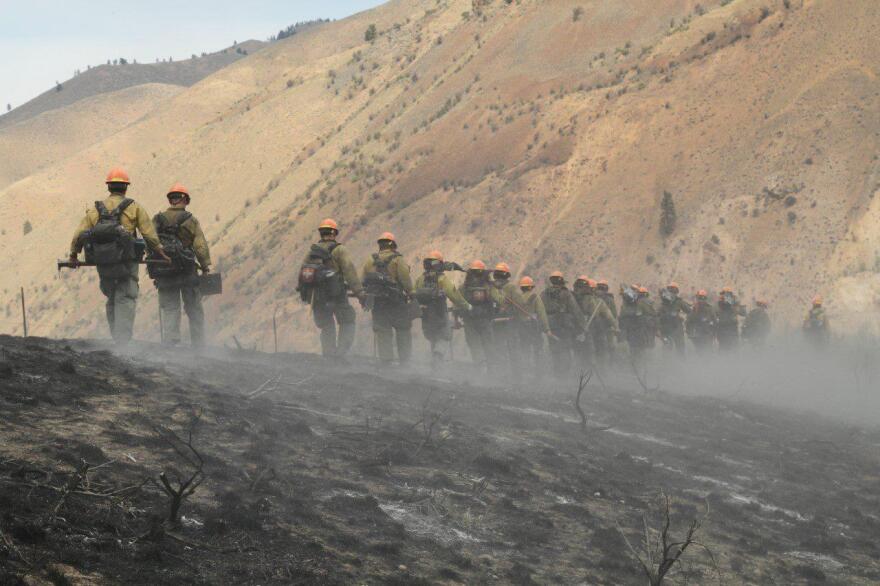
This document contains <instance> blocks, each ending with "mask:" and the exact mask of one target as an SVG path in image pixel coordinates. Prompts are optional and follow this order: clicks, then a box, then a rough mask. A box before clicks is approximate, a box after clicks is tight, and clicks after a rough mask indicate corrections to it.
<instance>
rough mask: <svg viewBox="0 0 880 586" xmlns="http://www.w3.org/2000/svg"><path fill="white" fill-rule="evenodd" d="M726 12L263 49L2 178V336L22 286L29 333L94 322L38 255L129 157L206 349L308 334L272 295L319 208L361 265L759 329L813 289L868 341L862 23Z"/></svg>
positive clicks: (51, 255) (871, 267)
mask: <svg viewBox="0 0 880 586" xmlns="http://www.w3.org/2000/svg"><path fill="white" fill-rule="evenodd" d="M698 4H699V6H698ZM721 4H722V2H720V1H713V2H705V1H703V2H700V3H697V2H694V1H690V0H636V1H633V2H626V3H622V2H615V1H611V0H571V1H570V0H559V1H556V2H549V3H548V2H539V1H537V0H523V1H522V2H517V3H512V4H507V3H506V2H491V1H490V2H480V3H476V5H477V7H478V8H479V13H474V12H473V6H474V5H473V4H472V2H471V0H449V1H446V2H439V3H438V2H435V1H434V0H424V1H415V2H414V1H406V2H404V1H392V2H389V3H387V4H385V5H383V6H381V7H379V8H377V9H375V10H372V11H368V12H365V13H362V14H359V15H356V16H354V17H352V18H349V19H346V20H342V21H338V22H334V23H331V24H327V25H324V26H321V27H318V28H314V29H309V30H306V31H303V32H302V33H300V34H297V35H295V36H293V37H291V38H289V39H285V40H284V41H281V42H278V43H274V44H272V45H270V46H268V47H266V48H265V49H264V50H261V51H259V52H257V53H255V54H253V55H250V56H248V57H247V58H245V59H242V60H240V61H238V62H236V63H234V64H231V65H229V66H227V67H225V68H223V69H222V70H220V71H218V72H216V73H214V74H213V75H210V76H208V77H206V78H205V79H203V80H201V81H200V82H198V83H196V84H195V85H193V86H192V87H190V88H187V89H186V90H184V91H182V92H180V93H179V94H177V95H175V96H173V97H172V98H170V99H168V100H166V101H164V102H162V103H161V105H160V106H159V107H157V108H156V109H155V110H153V111H152V112H150V113H149V114H147V115H146V116H144V117H143V118H142V119H140V120H139V121H138V122H136V123H134V124H132V125H129V126H127V127H125V128H123V129H121V130H120V131H119V132H117V133H115V134H113V135H111V136H108V137H106V138H104V139H103V140H101V141H100V142H98V143H95V144H93V145H91V146H89V147H88V148H85V149H84V150H82V151H80V152H78V153H75V154H72V155H71V156H69V157H68V158H67V159H65V160H64V161H63V162H61V163H60V164H58V165H55V166H54V167H53V169H52V170H51V172H49V171H42V172H37V173H34V174H33V175H31V176H29V177H26V178H24V179H22V180H20V181H18V182H17V183H15V184H14V185H11V186H8V187H7V188H6V189H5V190H3V191H0V227H2V231H0V246H2V247H3V249H4V250H6V251H8V253H7V254H6V255H4V256H3V258H2V259H0V285H2V290H3V295H4V298H3V300H2V301H3V303H4V305H5V306H6V312H5V314H2V313H0V328H2V329H4V330H5V331H13V332H14V331H20V325H19V317H18V316H17V312H16V311H13V310H14V308H15V307H16V306H15V303H16V298H15V294H16V292H17V291H18V287H19V285H24V286H26V288H27V290H28V291H29V292H30V293H29V295H30V299H31V301H30V303H31V307H32V315H31V320H32V324H31V325H32V331H33V332H35V333H38V334H40V335H66V336H81V335H90V334H96V333H100V334H101V335H104V325H103V323H102V320H103V316H102V309H101V306H102V304H103V299H101V298H100V295H99V293H98V291H97V287H96V282H95V277H94V275H93V274H92V273H89V272H86V271H80V272H79V273H76V274H70V273H66V274H63V275H62V276H61V277H57V276H56V275H55V273H54V270H53V264H52V261H53V260H54V259H55V258H56V257H59V256H61V255H63V254H64V252H65V250H66V246H67V241H68V239H69V232H70V231H71V230H72V229H73V227H74V226H75V224H76V222H77V220H78V218H79V217H80V215H81V214H82V212H83V209H84V207H85V206H86V205H88V204H89V202H91V201H92V200H94V199H95V198H96V197H98V196H100V194H101V192H102V185H101V183H100V181H101V179H102V178H103V175H104V173H105V171H106V168H107V167H109V166H112V165H114V164H122V165H126V166H127V167H128V168H129V170H130V172H131V174H132V176H133V180H134V185H133V188H132V195H133V196H134V197H136V198H138V199H139V200H140V201H141V202H143V203H144V204H145V205H146V206H147V208H148V209H149V210H151V211H153V210H158V209H159V208H160V207H161V206H162V204H163V194H164V190H165V189H167V186H168V185H170V184H171V183H173V182H174V181H177V180H181V181H183V182H185V183H186V184H187V185H188V186H189V187H190V188H191V190H192V191H193V194H194V203H193V206H192V208H191V209H192V211H193V212H194V213H195V214H196V215H197V216H198V217H199V218H200V220H201V221H202V224H203V225H204V227H205V228H206V230H207V232H208V234H209V235H210V239H211V241H212V245H213V246H214V252H215V254H214V256H215V257H216V258H218V259H220V266H221V268H222V269H223V271H224V273H225V280H226V291H227V293H226V294H225V295H224V296H223V297H222V298H221V299H216V300H212V301H211V302H210V303H209V305H210V307H209V316H210V319H211V320H212V321H213V324H214V329H215V332H214V334H215V338H216V339H218V340H220V341H224V342H225V341H228V340H229V339H230V337H231V336H232V335H233V334H235V335H237V336H238V337H239V338H240V339H241V340H242V341H243V342H244V343H245V344H247V345H249V346H250V345H254V344H262V345H263V347H266V345H267V344H268V343H269V341H270V340H271V335H272V333H271V319H272V313H273V310H274V309H276V308H277V310H278V315H279V318H280V320H281V323H282V328H281V331H280V337H281V340H280V343H281V344H282V347H284V348H296V349H309V348H313V347H314V344H315V342H316V336H311V335H303V331H304V330H303V325H305V326H306V327H307V328H310V326H309V325H308V324H309V320H308V316H307V312H306V310H305V308H303V307H302V306H301V305H300V304H299V303H298V300H297V299H295V298H294V295H293V286H294V282H293V281H294V278H295V272H296V266H297V265H298V263H299V260H300V258H301V255H302V254H303V251H304V250H305V247H306V245H307V243H308V242H309V241H311V240H312V239H313V238H314V230H315V226H316V225H317V222H318V221H319V220H320V219H321V218H322V217H325V216H333V217H335V218H336V219H337V220H339V222H340V223H341V224H342V227H343V232H342V238H343V239H344V240H345V241H346V243H347V244H349V245H350V246H351V247H352V248H353V250H354V252H355V253H356V256H357V257H358V258H363V257H364V256H365V255H366V254H367V253H368V252H369V251H371V250H372V249H373V247H374V246H375V245H374V239H375V237H376V234H378V233H380V232H382V231H384V230H388V229H390V230H392V231H393V232H395V234H397V236H398V239H399V241H400V243H401V246H402V250H403V252H404V253H406V254H407V256H408V259H409V260H410V261H411V262H413V263H415V262H418V259H419V255H420V254H421V253H423V252H424V251H426V250H428V249H430V248H434V247H439V248H440V249H442V250H443V251H444V252H445V253H446V254H447V256H449V257H451V258H456V259H460V260H466V259H469V258H472V257H475V256H478V257H482V258H484V259H485V260H486V261H496V260H506V261H508V262H510V263H511V264H512V265H513V267H514V271H515V272H517V273H523V272H528V273H531V274H533V276H536V277H539V278H542V277H544V276H545V275H546V274H547V273H548V272H549V271H551V270H553V269H556V268H562V269H564V270H566V271H567V272H569V273H570V274H573V273H582V272H586V273H589V274H591V275H594V276H596V277H605V278H608V279H610V280H611V281H612V282H613V283H615V284H616V283H618V282H630V281H640V282H642V283H644V284H646V285H649V286H651V287H652V288H654V287H656V286H658V285H660V284H663V283H664V282H665V281H666V280H667V279H671V278H674V279H676V280H677V281H679V282H680V283H682V285H683V287H684V290H685V291H686V292H687V293H688V294H689V293H691V292H692V291H694V290H695V289H697V288H700V287H706V288H709V289H714V290H717V289H718V288H720V287H721V286H722V285H724V284H733V285H735V286H736V287H737V289H738V290H739V291H740V293H741V294H742V296H743V298H744V299H745V300H746V301H750V300H751V298H752V297H753V296H763V297H767V298H769V301H770V303H771V307H772V310H773V312H774V316H775V317H776V319H777V324H778V326H779V327H780V329H784V328H785V327H787V326H788V325H791V324H794V323H797V321H798V320H799V318H800V316H801V312H802V311H803V310H804V307H805V304H806V303H807V302H808V300H809V298H810V296H811V295H813V294H814V293H816V292H819V293H822V294H824V295H825V296H826V298H827V299H828V303H827V305H828V307H829V311H830V312H831V315H832V319H833V320H834V323H835V324H836V327H838V328H839V331H844V330H855V329H858V328H868V329H871V328H873V329H874V330H875V331H880V330H878V299H880V277H878V274H877V271H878V270H880V263H878V259H877V257H876V250H877V246H878V241H880V198H876V197H874V195H875V193H876V191H877V187H878V182H880V176H878V161H877V157H876V155H875V153H876V152H877V150H878V148H877V147H878V146H880V145H878V132H880V118H878V117H877V116H876V115H875V114H876V112H877V111H880V92H878V91H877V70H878V54H877V52H876V51H874V50H873V49H872V45H871V43H870V42H868V40H869V39H873V38H874V37H875V36H876V33H877V31H878V25H880V14H878V12H877V11H876V10H875V5H874V3H873V2H871V1H869V0H838V1H832V0H779V1H775V0H770V1H768V0H733V1H732V2H723V4H724V6H722V5H721ZM579 9H580V10H579ZM370 24H375V25H376V27H377V31H378V37H377V38H376V39H375V41H374V42H372V43H371V42H367V41H365V40H364V33H365V31H366V29H367V27H368V26H369V25H370ZM33 140H39V139H38V138H37V137H34V138H33ZM35 190H39V192H40V193H41V194H42V196H41V197H40V198H34V197H33V193H34V192H35ZM664 191H668V192H669V193H670V194H672V197H673V199H674V201H675V205H676V209H677V212H678V214H677V215H678V222H677V228H676V231H675V233H674V234H673V235H672V236H671V237H669V238H663V237H661V235H660V234H659V231H658V222H659V201H660V198H661V197H662V194H663V192H664ZM25 220H29V221H30V222H31V224H32V225H33V231H32V232H30V233H29V234H27V235H26V236H23V235H22V224H23V223H24V221H25ZM142 292H143V293H144V298H143V299H142V301H141V312H140V317H139V324H138V328H139V335H141V336H142V337H145V338H152V339H155V336H156V333H155V332H156V325H155V296H154V294H153V292H152V287H151V285H150V284H149V283H148V282H142ZM305 331H310V330H305ZM366 341H367V340H366V336H362V342H363V343H364V344H365V345H366Z"/></svg>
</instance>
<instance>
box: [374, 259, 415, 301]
mask: <svg viewBox="0 0 880 586" xmlns="http://www.w3.org/2000/svg"><path fill="white" fill-rule="evenodd" d="M399 256H403V255H401V254H400V253H397V252H395V253H394V254H392V255H391V256H389V257H388V260H382V259H381V258H380V257H379V253H373V268H374V269H375V270H374V271H371V272H369V273H367V274H365V275H364V290H365V291H366V292H367V295H369V296H371V297H373V298H374V299H383V300H387V301H393V302H402V301H404V300H405V299H406V296H405V295H404V293H403V290H402V289H401V288H400V285H399V284H398V282H397V281H396V280H395V279H394V278H393V277H392V276H391V273H390V271H389V270H388V265H390V264H391V262H392V261H393V260H394V259H395V258H397V257H399Z"/></svg>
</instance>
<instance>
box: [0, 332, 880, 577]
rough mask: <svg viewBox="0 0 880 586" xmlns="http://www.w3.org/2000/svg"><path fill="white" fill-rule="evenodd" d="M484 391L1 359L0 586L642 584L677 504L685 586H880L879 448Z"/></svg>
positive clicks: (754, 418) (261, 359)
mask: <svg viewBox="0 0 880 586" xmlns="http://www.w3.org/2000/svg"><path fill="white" fill-rule="evenodd" d="M474 380H476V379H475V377H474V376H472V373H468V372H466V371H462V372H456V373H455V374H454V375H453V376H450V377H449V378H444V379H439V378H433V377H430V376H427V375H422V374H418V373H417V372H415V371H401V370H396V371H393V372H391V373H377V371H376V370H375V368H374V367H372V366H371V365H370V364H368V363H367V362H366V361H360V360H354V361H353V362H352V364H350V365H345V366H340V365H336V364H332V363H329V362H327V361H325V360H323V359H321V358H319V357H315V356H311V355H283V356H281V355H277V356H271V355H262V354H257V353H244V352H235V353H232V352H226V351H219V350H218V351H214V352H213V353H211V354H210V355H207V356H195V355H189V354H187V353H185V352H181V351H170V350H167V349H162V348H160V347H157V346H147V345H144V346H137V347H135V348H133V349H131V352H130V354H128V355H126V356H120V355H117V354H114V353H112V352H111V351H110V349H109V346H108V345H106V344H104V343H100V342H83V341H76V342H74V341H69V342H65V341H51V340H44V339H35V338H28V339H21V338H12V337H0V422H2V426H0V583H3V584H6V583H10V584H16V583H27V584H43V583H45V584H123V583H124V584H159V583H178V584H179V583H204V584H220V583H223V584H230V583H241V584H257V583H259V584H266V583H281V584H306V583H308V584H311V583H320V584H333V583H339V584H343V583H344V584H348V583H373V584H379V583H381V584H458V583H467V584H480V583H511V584H581V583H590V584H622V583H624V584H627V583H633V584H643V583H644V577H643V575H642V574H641V573H640V572H641V570H640V568H639V566H638V562H637V561H636V560H635V559H634V557H633V555H632V553H631V552H630V550H629V548H628V546H627V544H626V540H625V539H624V536H626V539H628V540H629V542H630V543H632V544H633V546H634V547H635V548H636V549H638V548H639V544H640V540H641V538H642V535H643V533H644V527H645V520H643V518H644V519H647V523H648V525H649V526H650V527H654V526H657V523H658V522H659V521H660V519H658V518H657V513H658V510H657V502H658V500H657V497H658V494H659V493H660V491H661V490H662V491H663V492H664V493H665V494H666V495H669V496H670V497H671V502H672V507H671V510H670V513H671V518H672V532H673V533H674V534H675V535H679V534H683V532H684V531H685V530H686V528H687V526H688V524H689V522H690V521H691V520H693V519H703V525H702V528H701V530H700V534H699V542H700V544H701V545H700V546H699V547H694V548H693V549H692V550H689V551H688V553H687V554H686V555H685V556H684V557H683V561H684V563H683V564H680V565H677V566H676V567H675V568H674V570H673V572H672V573H671V574H670V576H669V581H670V582H672V583H682V582H684V581H685V580H687V579H690V580H691V581H693V582H695V583H717V582H719V581H721V582H725V583H730V582H735V583H754V584H769V583H820V582H824V583H831V584H868V583H877V581H878V580H880V564H878V562H877V559H878V556H880V552H878V546H877V545H876V536H877V535H878V533H880V517H878V510H880V497H878V495H880V475H878V452H880V450H878V446H880V433H878V431H877V430H870V429H864V428H857V427H851V426H847V425H844V424H841V423H838V422H834V421H830V420H824V419H820V418H817V417H808V416H802V415H797V416H796V415H793V414H791V413H787V412H784V411H780V410H773V409H769V408H766V407H759V406H756V405H754V404H750V403H744V402H731V401H721V400H716V399H700V398H683V397H678V396H675V395H671V394H666V393H652V394H644V393H637V392H634V391H629V390H627V389H625V388H616V386H612V385H609V386H608V387H604V385H601V384H600V383H598V382H594V383H592V384H591V385H590V386H589V387H588V389H586V390H585V392H584V396H583V398H582V407H583V408H584V411H585V414H586V417H587V425H586V426H582V424H581V419H580V417H579V415H578V414H577V411H575V409H574V406H573V404H572V403H573V398H574V393H575V391H576V390H577V381H576V380H572V381H571V384H570V385H566V384H562V383H560V384H559V385H555V386H554V385H538V384H530V385H490V384H485V385H478V384H476V383H474V382H473V381H474ZM163 473H164V478H165V480H166V481H167V484H168V485H169V486H170V487H171V488H172V489H175V490H176V489H178V488H180V487H181V486H182V485H181V483H184V485H185V483H186V482H187V481H188V480H190V479H192V480H193V481H192V482H191V484H190V485H189V486H190V487H191V488H193V490H192V493H191V494H186V491H184V497H183V498H182V499H181V504H180V510H179V515H177V516H175V517H176V518H175V519H173V520H172V519H170V518H169V515H170V504H171V498H170V497H169V495H168V491H167V488H166V487H165V482H163V481H162V480H161V479H160V475H162V474H163ZM707 511H708V516H707V515H706V514H707Z"/></svg>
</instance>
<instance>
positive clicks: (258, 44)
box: [0, 41, 265, 129]
mask: <svg viewBox="0 0 880 586" xmlns="http://www.w3.org/2000/svg"><path fill="white" fill-rule="evenodd" d="M264 45H265V43H263V42H262V41H247V42H245V43H240V44H238V45H236V46H235V47H228V48H226V49H223V50H222V51H217V52H216V53H209V54H207V55H203V56H200V57H197V58H195V59H185V60H180V61H170V62H167V63H164V62H163V63H127V64H125V65H98V66H96V67H92V68H90V69H87V70H85V71H83V72H82V73H80V74H79V75H77V76H74V77H72V78H71V79H68V80H67V81H63V82H61V90H60V91H59V90H58V89H57V88H54V87H53V88H52V89H49V90H46V91H45V92H43V93H42V94H40V95H39V96H37V97H36V98H34V99H32V100H30V101H28V102H26V103H24V104H22V105H21V106H19V107H17V108H15V109H13V110H12V111H11V112H7V113H4V114H3V115H2V116H0V129H3V128H5V127H7V126H11V125H13V124H17V123H19V122H22V121H24V120H28V119H29V118H33V117H34V116H38V115H39V114H42V113H44V112H49V111H51V110H55V109H58V108H64V107H65V106H70V105H72V104H75V103H76V102H79V101H80V100H83V99H86V98H90V97H92V96H98V95H101V94H108V93H113V92H117V91H119V90H123V89H126V88H130V87H134V86H139V85H146V84H154V83H160V84H166V85H177V86H183V87H189V86H191V85H193V84H194V83H196V82H197V81H199V80H200V79H203V78H205V77H207V76H209V75H211V74H212V73H214V72H215V71H218V70H220V69H223V68H224V67H226V66H227V65H229V64H231V63H235V62H236V61H238V60H239V59H241V58H243V57H245V56H247V55H248V54H250V53H252V52H255V51H259V50H260V49H261V48H262V47H263V46H264Z"/></svg>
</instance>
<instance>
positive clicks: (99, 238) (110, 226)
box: [80, 199, 137, 267]
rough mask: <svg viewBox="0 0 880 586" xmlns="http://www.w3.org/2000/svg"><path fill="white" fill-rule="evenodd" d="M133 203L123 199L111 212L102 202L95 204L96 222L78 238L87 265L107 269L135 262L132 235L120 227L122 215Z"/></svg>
mask: <svg viewBox="0 0 880 586" xmlns="http://www.w3.org/2000/svg"><path fill="white" fill-rule="evenodd" d="M133 203H134V200H131V199H124V200H122V201H121V202H120V204H119V206H117V207H116V209H114V210H113V211H112V212H111V211H110V210H108V209H107V206H105V205H104V202H102V201H96V202H95V209H96V210H97V211H98V222H97V223H96V224H95V225H94V226H93V227H92V228H91V229H90V230H88V231H86V232H84V233H83V235H82V236H81V237H80V238H81V240H82V243H83V246H84V248H85V252H86V262H87V263H94V264H95V265H97V266H98V267H109V266H111V265H120V264H122V263H125V262H131V261H135V260H137V259H136V258H135V247H134V241H135V238H134V235H133V234H132V233H131V232H129V231H128V230H126V229H125V228H123V227H122V213H123V212H125V210H126V208H128V206H130V205H131V204H133Z"/></svg>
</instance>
